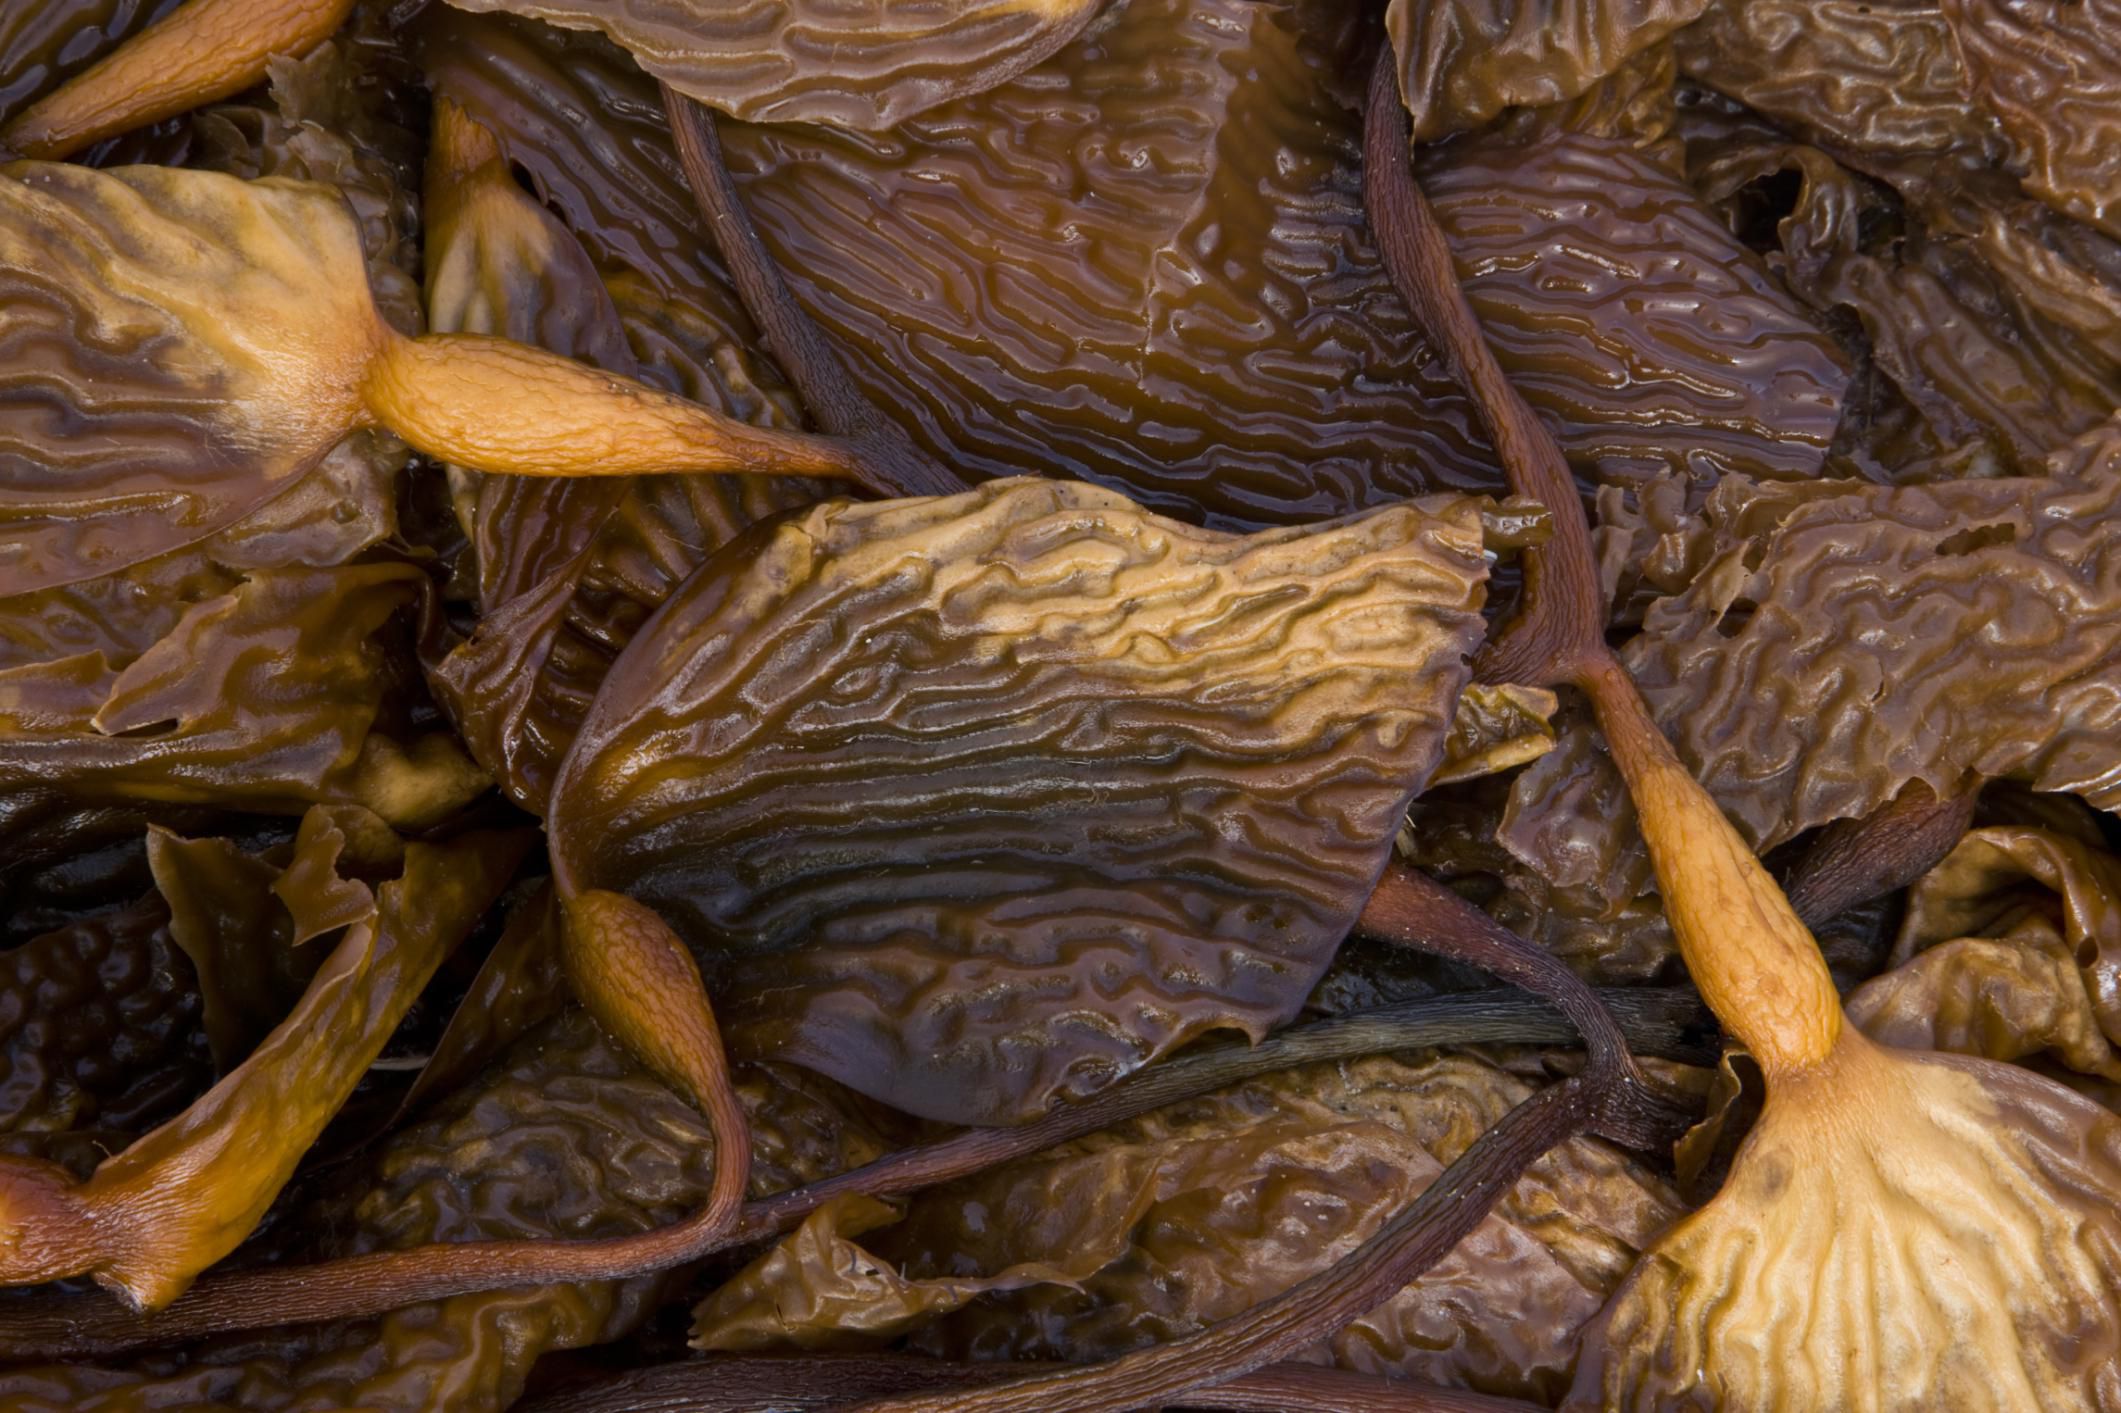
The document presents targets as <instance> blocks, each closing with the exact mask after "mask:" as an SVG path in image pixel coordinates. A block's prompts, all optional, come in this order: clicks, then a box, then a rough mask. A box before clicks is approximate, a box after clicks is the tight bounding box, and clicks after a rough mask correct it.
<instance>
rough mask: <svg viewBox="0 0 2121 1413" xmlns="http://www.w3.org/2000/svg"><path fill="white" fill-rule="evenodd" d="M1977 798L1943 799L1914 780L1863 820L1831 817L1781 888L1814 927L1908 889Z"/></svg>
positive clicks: (1963, 823) (1938, 856)
mask: <svg viewBox="0 0 2121 1413" xmlns="http://www.w3.org/2000/svg"><path fill="white" fill-rule="evenodd" d="M1979 797H1980V792H1979V791H1978V790H1962V791H1960V792H1959V793H1957V794H1954V795H1951V796H1949V797H1948V798H1946V799H1942V800H1940V799H1938V798H1937V796H1936V793H1935V792H1934V791H1932V790H1931V789H1930V788H1929V786H1927V785H1924V784H1923V783H1922V782H1920V781H1919V780H1918V781H1915V782H1914V783H1912V784H1910V785H1908V786H1907V787H1906V788H1905V789H1903V790H1901V792H1900V793H1899V794H1898V795H1895V796H1894V797H1893V798H1892V799H1891V800H1888V801H1887V802H1886V803H1885V804H1883V805H1881V806H1879V807H1878V808H1877V809H1875V810H1873V811H1871V813H1869V814H1867V815H1865V816H1864V817H1863V818H1861V819H1843V820H1836V821H1835V822H1834V823H1832V824H1830V825H1828V826H1827V827H1826V828H1824V829H1822V830H1820V831H1819V837H1818V838H1817V839H1815V840H1813V841H1812V844H1811V847H1810V848H1808V849H1806V850H1805V853H1804V857H1803V858H1802V859H1800V860H1798V863H1797V867H1796V868H1795V869H1793V870H1792V871H1791V873H1790V876H1789V880H1788V882H1786V883H1785V884H1784V885H1783V891H1784V892H1786V893H1788V894H1789V898H1790V906H1791V907H1793V908H1795V909H1796V910H1797V916H1799V917H1801V918H1803V919H1804V920H1805V921H1806V922H1807V923H1809V924H1810V925H1811V926H1813V927H1818V926H1821V925H1822V924H1824V923H1828V922H1831V921H1832V920H1833V919H1835V918H1837V917H1839V916H1841V914H1843V913H1845V912H1847V911H1848V910H1849V909H1850V908H1854V907H1860V906H1861V905H1863V904H1864V903H1868V902H1869V901H1870V900H1871V899H1873V898H1880V897H1883V896H1885V895H1886V894H1887V893H1890V892H1893V891H1894V890H1895V889H1899V888H1905V887H1906V886H1907V885H1908V884H1910V883H1913V882H1914V881H1915V880H1916V879H1918V878H1920V877H1922V875H1923V874H1925V873H1928V872H1929V871H1930V870H1931V869H1933V868H1935V867H1936V866H1937V865H1938V864H1939V863H1941V862H1942V861H1943V859H1944V856H1945V855H1946V854H1948V853H1950V852H1951V851H1952V848H1953V846H1955V845H1956V844H1958V842H1959V839H1960V836H1961V835H1963V834H1965V833H1966V831H1967V829H1968V828H1969V827H1970V826H1972V824H1973V822H1974V805H1975V802H1976V801H1977V800H1978V799H1979Z"/></svg>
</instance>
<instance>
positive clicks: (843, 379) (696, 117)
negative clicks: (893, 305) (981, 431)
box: [662, 83, 965, 496]
mask: <svg viewBox="0 0 2121 1413" xmlns="http://www.w3.org/2000/svg"><path fill="white" fill-rule="evenodd" d="M662 89H663V112H664V113H665V115H667V116H668V118H669V120H670V135H671V137H672V138H673V139H674V140H675V141H676V143H677V151H678V161H679V162H680V163H681V164H682V165H683V167H684V168H685V180H686V182H687V184H689V185H690V186H691V187H692V197H693V201H694V202H695V203H696V204H697V205H698V206H699V208H700V215H701V217H702V218H703V219H704V220H705V221H706V222H707V229H708V230H709V231H710V232H711V233H712V234H713V237H714V243H715V246H716V248H717V249H719V250H720V251H721V252H722V259H723V260H725V261H726V262H727V263H728V265H729V277H730V279H731V280H732V281H733V282H734V283H735V284H736V290H737V295H738V297H739V298H741V299H742V300H743V302H744V308H745V309H746V310H747V311H749V312H750V314H751V317H752V319H753V321H754V322H756V323H757V324H758V326H759V332H760V333H762V334H764V335H765V338H766V346H767V348H768V349H770V350H771V351H772V353H773V356H774V358H775V359H776V360H777V361H778V362H779V363H780V365H781V367H782V369H783V370H784V371H785V372H786V373H787V374H788V379H789V381H790V382H792V383H794V384H795V390H796V391H797V392H798V393H800V394H801V395H802V398H803V403H804V405H805V406H807V407H808V408H809V409H810V413H811V415H812V416H813V417H815V418H816V419H817V422H818V425H819V426H820V427H823V428H824V429H825V431H826V432H828V433H830V434H831V435H832V436H835V437H844V438H846V439H847V440H848V441H850V442H852V443H853V444H854V445H855V447H856V448H857V449H858V451H859V453H860V459H861V461H862V464H863V465H864V466H865V467H867V468H868V475H869V480H870V482H871V484H873V485H875V486H876V487H877V488H878V489H879V490H881V491H883V492H884V493H885V494H887V495H898V496H946V495H955V494H956V493H957V492H959V491H961V490H964V489H965V485H964V482H962V481H961V480H959V479H958V478H957V477H956V476H953V475H951V474H950V472H949V470H948V469H947V468H945V467H944V466H943V465H942V463H941V462H938V461H937V460H936V459H935V458H934V457H932V456H930V455H928V454H927V453H926V452H924V451H922V450H921V449H920V448H919V447H917V446H915V445H914V444H913V440H912V438H910V437H908V436H907V435H906V433H905V432H904V431H903V430H902V429H901V428H900V427H899V425H898V424H897V423H896V422H893V421H891V420H890V419H889V418H887V417H885V416H883V415H882V414H881V413H879V412H878V411H877V410H876V406H875V404H873V403H872V402H870V400H869V398H868V396H867V395H866V394H864V393H863V392H862V390H861V389H860V388H858V387H856V386H855V382H854V379H853V377H852V376H850V375H849V374H848V372H847V365H846V364H845V363H844V362H842V361H841V359H840V356H839V354H838V352H836V351H835V350H834V349H833V347H832V345H831V343H830V342H828V341H827V340H826V338H825V335H824V331H823V330H821V329H819V328H818V326H817V322H816V321H815V320H814V319H812V318H811V317H810V316H809V315H808V314H807V313H805V312H804V311H803V307H802V305H800V304H798V303H796V299H795V295H794V293H793V292H792V291H790V290H789V288H788V282H787V281H786V280H785V279H783V278H781V271H780V267H779V266H778V265H776V264H775V263H774V260H773V256H772V255H771V254H770V253H769V252H768V251H767V249H766V246H765V243H764V242H763V241H761V240H760V239H759V233H758V228H757V227H756V226H754V225H753V224H752V221H751V214H750V213H749V212H748V211H746V210H745V209H744V201H743V197H742V196H741V195H739V194H738V192H737V189H736V182H735V181H734V180H732V179H731V177H730V175H729V164H728V163H727V162H726V161H724V160H723V157H722V139H721V135H720V134H719V133H718V132H717V131H716V128H715V118H714V114H713V112H712V111H711V110H710V109H708V108H707V107H706V105H704V104H702V103H700V102H698V101H697V100H695V99H691V98H688V97H686V96H685V95H684V94H682V93H679V92H678V91H677V90H676V89H674V88H672V87H671V86H670V85H669V84H667V83H666V84H664V85H662Z"/></svg>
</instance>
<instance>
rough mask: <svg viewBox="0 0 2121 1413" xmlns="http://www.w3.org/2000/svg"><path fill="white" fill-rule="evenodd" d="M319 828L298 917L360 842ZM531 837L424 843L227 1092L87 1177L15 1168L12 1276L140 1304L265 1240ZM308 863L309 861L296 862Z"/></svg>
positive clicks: (7, 1194)
mask: <svg viewBox="0 0 2121 1413" xmlns="http://www.w3.org/2000/svg"><path fill="white" fill-rule="evenodd" d="M312 818H313V819H319V820H320V823H319V827H317V828H316V829H314V830H312V831H310V832H309V834H308V840H309V847H310V849H311V850H313V851H314V852H315V854H316V855H317V856H318V857H315V858H314V859H313V860H312V861H311V862H312V867H311V869H310V870H308V872H309V873H310V874H311V875H313V878H312V881H311V882H310V884H309V887H308V888H307V889H306V890H305V889H303V888H302V886H301V885H300V884H299V883H298V884H296V885H294V887H293V888H291V889H290V891H288V892H287V893H286V895H285V897H286V899H287V901H289V902H290V903H291V904H293V905H294V906H296V907H297V908H307V907H313V906H318V905H322V906H324V907H325V908H327V909H329V908H332V907H333V906H334V903H333V902H332V901H328V900H326V899H325V898H322V897H319V896H318V894H317V893H316V891H315V890H316V889H317V888H318V887H320V886H321V887H324V888H326V889H330V888H331V887H332V885H333V884H334V883H336V882H337V876H336V872H335V869H334V866H333V865H334V861H335V860H336V859H337V857H338V855H339V853H340V851H341V850H342V848H343V847H344V846H345V844H346V841H347V834H346V832H345V830H344V829H343V828H342V827H341V826H340V824H339V823H338V822H337V821H333V820H330V819H327V818H322V817H319V816H314V815H313V816H312ZM525 842H526V841H525V840H524V839H523V838H522V837H521V836H520V835H518V836H515V837H513V838H510V837H508V836H476V835H475V836H469V837H467V839H466V840H464V841H463V842H461V843H459V844H456V845H452V846H442V847H435V846H427V845H418V844H414V845H410V846H408V847H407V848H406V851H405V858H404V869H405V872H404V875H403V876H402V877H400V878H398V879H395V880H393V881H392V882H389V883H385V884H383V885H382V886H381V887H380V888H378V889H375V890H374V891H373V892H370V891H369V890H368V889H366V888H365V887H360V886H359V885H355V891H356V892H357V893H358V894H359V901H362V902H365V904H366V907H365V911H363V912H361V913H360V914H359V915H352V914H349V915H348V921H349V922H350V925H347V926H346V927H345V929H344V934H343V936H342V937H341V939H340V940H339V942H338V944H337V945H336V946H335V947H334V948H333V949H332V952H331V955H330V956H329V957H327V958H326V959H324V961H323V962H322V964H321V966H320V967H319V969H318V971H317V973H316V975H315V976H314V977H312V978H311V979H310V982H309V984H308V986H307V988H306V989H305V990H304V992H303V994H302V996H301V998H300V1000H299V1001H298V1002H297V1003H296V1005H295V1007H294V1009H293V1010H292V1011H290V1012H289V1013H288V1014H287V1015H286V1016H285V1017H283V1018H282V1019H281V1021H280V1022H279V1024H278V1025H276V1026H275V1027H274V1028H273V1030H272V1032H271V1033H270V1034H268V1035H267V1036H265V1037H264V1039H263V1040H261V1041H260V1042H259V1043H258V1045H257V1047H256V1048H255V1049H253V1050H252V1051H251V1052H250V1054H249V1055H248V1057H247V1058H245V1059H244V1060H243V1062H242V1063H241V1064H240V1065H237V1066H235V1068H234V1069H233V1070H231V1071H230V1073H229V1074H228V1075H227V1076H226V1077H225V1078H224V1079H223V1080H222V1081H221V1082H220V1083H219V1084H217V1085H215V1086H214V1088H213V1089H211V1090H209V1091H207V1093H205V1094H204V1095H202V1096H200V1098H199V1099H198V1100H197V1101H195V1102H194V1103H193V1104H192V1105H191V1106H190V1107H189V1108H187V1109H186V1110H185V1111H184V1112H183V1113H182V1114H180V1115H178V1116H176V1117H175V1118H172V1119H171V1120H170V1121H169V1122H167V1123H165V1124H163V1125H162V1126H160V1127H158V1128H156V1129H155V1130H153V1131H152V1132H150V1133H147V1134H145V1135H143V1136H142V1137H141V1138H139V1139H138V1140H137V1141H135V1142H134V1143H132V1144H131V1145H129V1146H128V1147H126V1148H125V1149H124V1150H123V1151H122V1152H119V1153H115V1154H113V1155H111V1156H110V1157H109V1158H107V1159H106V1160H104V1161H103V1162H102V1163H100V1164H99V1165H98V1166H97V1168H96V1170H95V1172H94V1173H93V1174H91V1175H90V1176H89V1177H88V1178H86V1179H85V1180H79V1181H77V1180H76V1179H74V1178H73V1177H72V1175H70V1174H67V1173H65V1172H64V1171H63V1170H60V1169H57V1168H54V1167H51V1166H50V1165H47V1164H42V1163H38V1162H35V1161H33V1160H27V1159H13V1160H5V1161H0V1193H4V1202H5V1206H6V1208H7V1213H8V1218H9V1223H10V1225H11V1227H13V1229H14V1230H15V1232H16V1236H15V1239H14V1242H13V1243H12V1244H11V1245H10V1247H9V1248H8V1257H9V1259H8V1260H7V1262H6V1264H5V1266H4V1267H0V1279H5V1280H7V1281H8V1282H9V1283H12V1284H22V1283H30V1282H38V1281H48V1280H56V1279H60V1278H63V1277H66V1276H72V1275H82V1274H86V1275H90V1276H93V1277H94V1278H95V1279H96V1280H97V1281H98V1282H99V1283H100V1284H102V1285H104V1286H106V1287H108V1288H109V1289H111V1290H112V1291H114V1292H116V1293H117V1294H119V1295H120V1296H121V1297H123V1298H124V1299H125V1300H126V1301H127V1302H129V1303H130V1304H132V1305H134V1306H135V1307H137V1308H144V1309H145V1308H154V1307H156V1306H160V1305H165V1304H167V1303H168V1302H169V1301H171V1300H173V1299H175V1298H176V1297H177V1296H178V1295H179V1294H181V1293H182V1292H183V1290H184V1289H185V1287H186V1286H188V1285H190V1284H191V1281H192V1279H193V1278H194V1277H195V1276H196V1275H197V1274H198V1273H199V1272H200V1271H201V1270H203V1269H204V1268H205V1267H206V1266H208V1265H210V1264H212V1263H213V1262H214V1261H216V1260H218V1259H219V1258H220V1257H222V1256H224V1255H226V1254H227V1253H228V1252H229V1251H231V1250H233V1249H234V1248H235V1247H236V1246H237V1244H238V1243H240V1242H241V1241H242V1239H243V1238H244V1237H245V1236H247V1235H249V1233H250V1230H251V1228H252V1227H253V1226H255V1225H256V1223H257V1221H258V1219H259V1218H260V1217H261V1216H263V1215H264V1212H265V1210H266V1208H267V1206H268V1205H270V1203H271V1201H272V1199H273V1198H274V1197H275V1196H276V1195H277V1194H278V1192H279V1190H280V1188H281V1187H282V1186H283V1185H284V1184H285V1183H286V1181H287V1179H288V1177H289V1176H290V1175H291V1174H292V1173H293V1172H294V1169H295V1165H296V1163H297V1162H299V1161H300V1159H301V1158H302V1156H303V1154H304V1153H305V1152H306V1151H307V1150H308V1148H309V1146H310V1144H311V1143H312V1142H314V1141H315V1139H316V1137H317V1135H318V1134H319V1133H320V1132H322V1130H323V1127H324V1124H325V1123H326V1122H327V1121H328V1120H329V1119H330V1118H331V1117H332V1115H333V1114H334V1113H336V1112H337V1110H338V1108H339V1106H340V1105H341V1104H342V1103H344V1102H345V1099H346V1097H347V1095H348V1094H349V1093H351V1091H352V1089H353V1086H354V1084H355V1083H356V1082H357V1081H358V1080H359V1079H360V1077H361V1075H362V1072H363V1071H365V1070H366V1069H367V1067H368V1064H369V1062H370V1061H371V1060H373V1059H374V1058H375V1057H376V1055H377V1054H378V1053H379V1052H380V1051H381V1050H382V1048H383V1044H384V1042H385V1041H386V1040H388V1039H389V1037H390V1033H391V1031H392V1030H394V1029H395V1028H396V1026H397V1023H398V1021H399V1020H400V1019H401V1018H403V1016H404V1014H405V1012H406V1010H407V1009H408V1008H409V1007H410V1006H411V1005H412V1003H413V1000H414V999H415V998H416V997H417V996H418V994H419V992H420V989H421V988H422V987H423V986H425V984H426V982H427V979H428V978H429V977H430V976H431V975H432V974H433V973H434V969H435V967H436V966H437V965H438V964H439V963H440V961H441V959H442V957H443V956H444V955H445V954H446V953H447V951H448V950H449V949H450V948H451V947H452V946H454V945H455V944H456V942H458V941H459V940H461V938H462V937H463V935H464V933H465V932H466V931H468V930H469V928H470V927H471V925H472V924H473V922H474V921H476V919H477V918H478V916H479V915H480V914H481V913H482V912H484V911H485V909H486V906H487V905H488V904H489V903H491V902H492V900H493V898H494V896H495V895H496V894H497V893H498V892H499V891H500V888H501V885H502V884H503V883H504V882H505V881H506V878H507V875H508V873H509V872H511V871H512V870H513V868H514V866H515V863H516V862H517V860H518V859H519V858H520V856H521V853H522V848H523V845H524V843H525ZM303 862H304V859H303V856H302V855H301V854H297V856H296V858H295V860H294V861H293V863H294V866H295V867H299V866H300V865H301V864H302V863H303ZM293 873H294V868H291V869H290V870H289V872H288V873H283V874H282V875H281V878H280V881H281V882H283V883H285V882H287V881H288V880H289V878H290V875H292V874H293ZM298 918H299V915H298ZM334 920H336V919H334ZM299 931H300V922H299V920H298V922H297V932H298V933H299Z"/></svg>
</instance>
